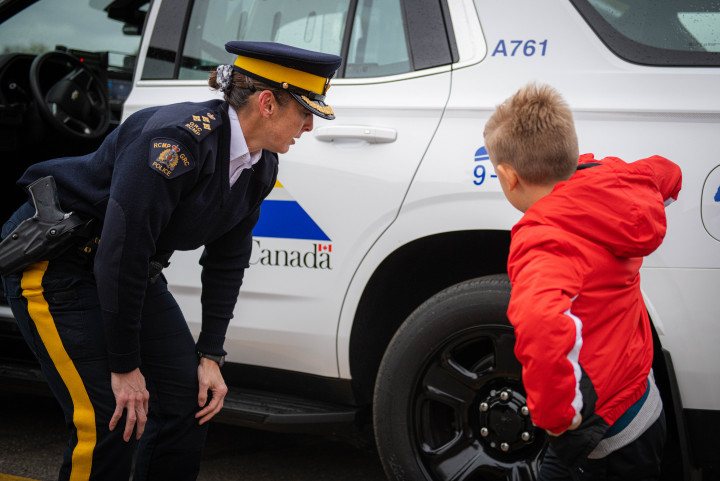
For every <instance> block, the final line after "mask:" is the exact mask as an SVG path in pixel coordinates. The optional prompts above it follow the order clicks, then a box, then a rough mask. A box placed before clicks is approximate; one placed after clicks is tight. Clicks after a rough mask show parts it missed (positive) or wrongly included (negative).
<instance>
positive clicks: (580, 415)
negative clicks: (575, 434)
mask: <svg viewBox="0 0 720 481" xmlns="http://www.w3.org/2000/svg"><path fill="white" fill-rule="evenodd" d="M581 422H582V414H578V416H577V419H576V420H575V422H574V423H572V424H571V425H570V427H569V428H567V429H566V430H565V431H574V430H575V429H577V428H578V426H580V423H581ZM565 431H560V432H559V433H554V432H552V431H550V430H549V429H546V430H545V432H546V433H548V434H549V435H550V436H555V437H557V436H560V435H561V434H562V433H564V432H565Z"/></svg>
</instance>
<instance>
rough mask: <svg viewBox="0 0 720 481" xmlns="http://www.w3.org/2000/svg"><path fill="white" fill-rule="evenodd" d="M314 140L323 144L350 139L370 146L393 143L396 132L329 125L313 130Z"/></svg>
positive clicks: (365, 127) (376, 128) (374, 128)
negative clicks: (367, 143)
mask: <svg viewBox="0 0 720 481" xmlns="http://www.w3.org/2000/svg"><path fill="white" fill-rule="evenodd" d="M315 138H317V139H318V140H322V141H323V142H332V141H333V140H340V139H350V140H364V141H365V142H369V143H371V144H384V143H388V142H395V139H397V130H395V129H389V128H386V127H372V126H367V125H331V126H327V127H319V128H317V129H315Z"/></svg>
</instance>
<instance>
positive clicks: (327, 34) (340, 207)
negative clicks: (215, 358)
mask: <svg viewBox="0 0 720 481" xmlns="http://www.w3.org/2000/svg"><path fill="white" fill-rule="evenodd" d="M190 5H191V11H190V15H189V16H188V17H185V16H184V15H183V14H182V12H183V8H190ZM410 7H411V8H410ZM185 18H188V20H187V21H186V20H185ZM446 19H447V14H446V11H445V5H444V1H440V0H422V1H418V0H412V1H410V0H407V1H403V0H382V1H379V0H339V1H336V2H327V1H324V0H313V1H299V0H293V1H288V0H264V1H259V0H258V1H252V0H235V1H222V2H220V1H209V0H196V1H195V2H186V1H185V0H178V1H173V2H172V5H170V2H168V1H166V2H163V3H162V4H161V5H158V4H157V3H156V4H155V5H154V7H153V10H152V12H151V16H150V22H151V24H150V25H152V27H151V28H149V29H148V31H151V32H153V34H152V36H151V37H150V38H146V39H145V40H144V42H146V48H144V49H143V51H146V53H147V54H146V55H145V53H143V54H141V59H140V65H142V68H141V69H140V71H139V72H138V74H137V76H138V78H137V79H136V84H135V86H134V89H133V92H132V94H131V96H130V98H129V99H128V102H127V103H126V105H125V116H127V115H128V114H129V113H131V112H133V111H135V110H137V109H139V108H142V107H146V106H149V105H157V104H161V103H163V104H164V103H171V102H176V101H186V100H202V99H206V98H210V97H212V96H213V95H214V94H213V93H212V92H211V91H210V90H209V89H208V88H207V85H206V79H207V75H208V72H209V71H210V70H211V69H214V68H215V66H216V65H217V64H219V63H231V62H233V61H234V58H233V57H232V56H231V55H229V54H227V53H226V52H225V50H224V47H223V46H224V44H225V43H226V42H227V41H229V40H253V41H277V42H281V43H286V44H290V45H294V46H297V47H301V48H306V49H311V50H319V51H323V52H327V53H333V54H338V55H342V56H343V58H344V59H345V61H344V62H343V65H342V67H341V69H340V71H339V72H338V75H337V78H336V79H335V80H333V82H332V85H331V88H330V90H329V92H328V103H329V104H330V105H331V106H332V108H333V109H334V110H335V114H336V120H333V121H326V120H323V119H319V118H317V117H316V118H315V128H314V130H313V132H311V133H307V134H305V135H304V136H303V138H301V139H300V140H299V141H298V142H297V144H296V145H294V146H293V147H292V148H291V149H290V152H289V153H288V154H284V155H281V156H280V174H279V179H278V184H277V185H276V188H275V189H274V191H273V192H272V193H271V195H270V197H269V198H268V200H267V201H266V202H265V203H264V204H263V210H262V215H261V219H260V222H259V223H258V226H257V227H256V229H255V231H254V250H253V257H252V261H251V263H252V266H251V268H250V269H249V271H248V272H246V278H245V279H246V281H245V285H244V286H243V288H242V289H241V295H240V300H239V302H238V305H237V308H236V312H235V318H234V319H233V321H232V322H231V325H230V329H229V331H228V337H227V342H226V349H227V350H228V352H229V356H228V358H229V360H230V361H235V362H242V363H249V364H255V365H263V366H269V367H275V368H281V369H292V370H297V371H302V372H310V373H314V374H319V375H325V376H337V375H338V367H337V356H336V331H337V322H338V317H339V312H340V309H341V307H342V302H343V297H344V295H345V291H346V289H347V286H348V285H349V283H350V280H351V278H352V276H353V274H354V272H355V269H356V267H357V265H358V264H359V263H360V261H361V259H362V257H363V256H364V254H365V253H366V252H367V251H368V249H369V247H370V246H371V245H372V244H373V242H374V241H375V240H376V239H377V238H378V237H379V236H380V235H381V233H382V232H383V231H384V230H385V229H386V228H387V227H388V226H389V225H390V223H392V222H393V220H394V218H395V216H396V215H397V212H398V209H399V207H400V205H401V203H402V199H403V197H404V195H405V193H406V192H407V189H408V186H409V185H410V182H411V179H412V177H413V175H414V173H415V171H416V169H417V167H418V165H419V163H420V162H421V160H422V158H423V155H424V152H425V150H426V148H427V146H428V144H429V142H430V140H431V139H432V137H433V135H434V132H435V130H436V128H437V126H438V123H439V121H440V118H441V116H442V113H443V109H444V107H445V104H446V102H447V99H448V96H449V92H450V79H451V77H450V75H451V73H450V67H449V65H450V64H451V63H452V62H453V59H454V57H456V54H455V53H454V50H455V47H454V40H453V35H452V30H451V28H450V27H449V23H447V22H446ZM183 23H185V26H183ZM183 32H186V36H185V37H184V36H183ZM183 37H184V38H183ZM142 56H144V58H142ZM198 255H199V252H192V253H176V254H175V256H174V257H173V266H172V267H171V268H170V269H169V271H168V279H169V281H170V283H171V285H172V288H173V291H174V293H175V294H176V297H177V298H178V301H179V302H180V304H181V307H182V308H183V310H184V312H185V314H186V317H187V318H188V321H189V322H190V323H191V327H192V329H193V331H194V332H197V331H198V330H199V324H198V321H199V319H200V281H199V279H200V276H199V267H198V266H197V258H198Z"/></svg>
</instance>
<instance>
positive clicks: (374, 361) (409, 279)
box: [350, 230, 510, 404]
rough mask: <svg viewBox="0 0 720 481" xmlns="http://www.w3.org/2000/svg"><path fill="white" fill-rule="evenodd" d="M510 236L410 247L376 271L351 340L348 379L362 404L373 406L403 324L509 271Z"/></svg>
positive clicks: (435, 239)
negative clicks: (438, 297)
mask: <svg viewBox="0 0 720 481" xmlns="http://www.w3.org/2000/svg"><path fill="white" fill-rule="evenodd" d="M509 247H510V232H508V231H481V230H476V231H457V232H446V233H442V234H435V235H432V236H428V237H423V238H420V239H417V240H415V241H412V242H410V243H408V244H405V245H403V246H402V247H400V248H398V249H397V250H395V251H394V252H393V253H392V254H390V255H389V256H388V257H387V258H386V259H385V260H384V261H383V262H382V263H381V264H380V265H379V266H378V268H377V269H376V270H375V272H374V273H373V275H372V277H371V278H370V280H369V282H368V284H367V285H366V286H365V290H364V291H363V294H362V296H361V298H360V302H359V304H358V308H357V311H356V314H355V320H354V322H353V327H352V332H351V334H350V373H351V375H352V380H353V389H354V391H355V396H356V398H357V401H358V402H359V403H363V404H365V403H370V402H371V400H372V394H373V389H374V386H375V376H376V374H377V370H378V367H379V365H380V361H381V359H382V356H383V354H384V352H385V349H386V347H387V345H388V344H389V342H390V339H392V337H393V335H394V334H395V332H396V331H397V329H398V328H399V327H400V324H402V322H403V321H404V320H405V319H406V318H407V317H408V316H409V315H410V313H412V312H413V311H414V310H415V308H417V307H418V306H419V305H420V304H422V303H423V302H424V301H425V300H427V299H428V298H430V297H431V296H432V295H434V294H436V293H438V292H440V291H441V290H443V289H445V288H446V287H449V286H451V285H454V284H457V283H458V282H462V281H465V280H468V279H472V278H475V277H480V276H484V275H487V274H495V273H503V272H506V270H507V267H506V266H507V255H508V250H509Z"/></svg>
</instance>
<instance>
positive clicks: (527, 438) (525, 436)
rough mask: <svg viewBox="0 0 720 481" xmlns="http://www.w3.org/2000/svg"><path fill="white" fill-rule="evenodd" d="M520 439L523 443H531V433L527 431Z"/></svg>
mask: <svg viewBox="0 0 720 481" xmlns="http://www.w3.org/2000/svg"><path fill="white" fill-rule="evenodd" d="M520 438H521V439H522V440H523V441H525V442H528V441H530V433H529V432H527V431H525V432H524V433H522V434H521V435H520Z"/></svg>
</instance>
